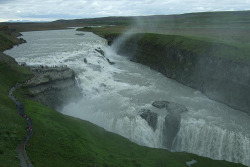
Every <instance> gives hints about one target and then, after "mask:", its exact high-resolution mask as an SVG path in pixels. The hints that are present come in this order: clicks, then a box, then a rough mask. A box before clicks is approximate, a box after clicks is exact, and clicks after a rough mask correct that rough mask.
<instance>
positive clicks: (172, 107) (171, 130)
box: [152, 101, 188, 150]
mask: <svg viewBox="0 0 250 167" xmlns="http://www.w3.org/2000/svg"><path fill="white" fill-rule="evenodd" d="M152 106H154V107H156V108H159V109H163V108H165V109H166V110H167V111H168V114H167V116H166V117H165V122H164V124H163V134H164V135H163V138H162V144H163V147H165V148H167V149H168V150H171V149H172V146H173V144H174V139H175V138H176V135H177V134H178V132H179V129H180V123H181V116H180V114H181V113H183V112H186V111H188V110H187V108H186V107H185V106H183V105H180V104H177V103H173V102H169V101H154V102H153V103H152Z"/></svg>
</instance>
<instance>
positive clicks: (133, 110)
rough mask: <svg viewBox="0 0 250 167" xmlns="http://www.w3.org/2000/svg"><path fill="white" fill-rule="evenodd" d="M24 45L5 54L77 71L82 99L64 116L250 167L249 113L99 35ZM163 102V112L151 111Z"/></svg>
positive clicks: (46, 38) (57, 34)
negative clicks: (123, 53)
mask: <svg viewBox="0 0 250 167" xmlns="http://www.w3.org/2000/svg"><path fill="white" fill-rule="evenodd" d="M22 38H24V39H25V40H27V43H25V44H22V45H19V46H16V47H14V48H13V49H11V50H7V51H5V53H6V54H8V55H10V56H12V57H13V58H15V59H16V61H17V62H19V63H22V62H25V63H26V64H27V65H30V66H39V65H47V66H65V65H67V67H69V68H71V69H73V70H74V72H75V74H76V78H75V79H76V82H77V85H78V86H79V87H80V89H81V91H82V92H81V93H82V96H81V98H80V99H78V100H77V101H74V100H72V101H69V102H68V103H67V104H65V105H64V107H63V108H62V109H61V110H60V112H62V113H63V114H66V115H70V116H73V117H77V118H80V119H83V120H87V121H90V122H92V123H94V124H97V125H99V126H101V127H103V128H105V129H106V130H108V131H111V132H114V133H117V134H120V135H122V136H124V137H126V138H128V139H130V140H131V141H133V142H135V143H138V144H140V145H144V146H148V147H154V148H165V149H168V150H171V151H185V152H189V153H194V154H198V155H201V156H205V157H210V158H212V159H218V160H226V161H231V162H238V163H242V164H244V165H247V166H250V132H249V127H250V116H249V115H247V114H246V113H244V112H241V111H238V110H235V109H232V108H230V107H228V106H227V105H225V104H222V103H219V102H216V101H213V100H210V99H209V98H207V97H206V96H205V95H203V94H202V93H201V92H200V91H198V90H195V89H192V88H190V87H187V86H185V85H183V84H180V83H178V82H177V81H175V80H172V79H169V78H167V77H165V76H163V75H162V74H161V73H159V72H156V71H154V70H151V69H150V68H149V67H147V66H144V65H141V64H138V63H134V62H131V61H130V60H129V59H128V58H127V57H123V56H120V55H118V54H117V53H116V52H115V50H114V49H113V48H112V47H110V46H108V44H107V41H106V40H105V39H103V38H101V37H99V36H97V35H95V34H93V33H90V32H81V33H79V32H77V31H75V29H69V30H53V31H36V32H24V33H23V37H22ZM102 51H103V53H104V54H103V53H102ZM55 98H56V97H55ZM156 101H157V102H159V104H163V105H162V106H163V107H159V105H158V106H157V105H152V104H156V103H154V102H156ZM145 113H146V116H145ZM143 114H144V116H143ZM172 120H174V122H173V121H172ZM152 124H153V126H152ZM65 126H69V125H65ZM170 133H171V134H170ZM170 140H171V142H169V141H170Z"/></svg>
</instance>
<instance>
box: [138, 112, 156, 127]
mask: <svg viewBox="0 0 250 167" xmlns="http://www.w3.org/2000/svg"><path fill="white" fill-rule="evenodd" d="M140 116H141V117H142V118H143V119H145V120H146V121H147V123H148V125H149V126H150V127H152V129H153V130H155V129H156V126H157V118H158V115H157V114H156V113H153V112H151V111H150V110H148V109H143V110H141V111H140Z"/></svg>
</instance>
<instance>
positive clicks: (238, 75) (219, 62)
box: [117, 34, 250, 114]
mask: <svg viewBox="0 0 250 167" xmlns="http://www.w3.org/2000/svg"><path fill="white" fill-rule="evenodd" d="M117 52H118V53H119V54H121V55H124V56H129V57H131V60H132V61H135V62H138V63H141V64H144V65H147V66H149V67H150V68H152V69H154V70H157V71H159V72H161V73H162V74H164V75H165V76H167V77H169V78H172V79H175V80H176V81H178V82H180V83H182V84H185V85H187V86H190V87H192V88H195V89H198V90H200V91H201V92H203V93H204V94H205V95H207V96H208V97H209V98H211V99H213V100H216V101H219V102H222V103H224V104H227V105H229V106H231V107H233V108H235V109H238V110H242V111H244V112H246V113H248V114H250V63H248V61H238V57H241V56H242V57H246V55H245V53H244V52H243V51H241V50H239V49H238V48H234V47H232V46H229V45H225V44H214V43H209V42H205V41H199V40H193V39H190V38H186V37H181V36H173V35H172V36H171V35H168V36H167V35H156V34H136V35H134V36H132V37H129V38H128V39H126V40H124V42H123V43H122V44H121V45H120V48H118V51H117Z"/></svg>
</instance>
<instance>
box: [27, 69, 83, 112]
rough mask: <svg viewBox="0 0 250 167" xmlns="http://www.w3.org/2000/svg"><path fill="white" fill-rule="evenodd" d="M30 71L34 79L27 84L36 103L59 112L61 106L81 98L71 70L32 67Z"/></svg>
mask: <svg viewBox="0 0 250 167" xmlns="http://www.w3.org/2000/svg"><path fill="white" fill-rule="evenodd" d="M31 70H32V71H33V72H34V74H35V77H34V78H33V79H31V80H30V81H28V82H27V83H28V85H29V90H30V92H31V94H32V96H33V98H34V99H35V100H37V101H38V102H41V103H43V104H45V105H47V106H50V107H52V108H55V109H58V110H60V109H61V107H62V106H63V104H66V103H68V102H70V101H71V100H73V99H74V100H77V99H78V98H79V97H80V96H81V93H80V92H81V90H80V88H79V87H78V86H77V85H76V81H75V74H74V71H73V70H71V69H69V68H67V67H43V68H42V67H32V68H31Z"/></svg>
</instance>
